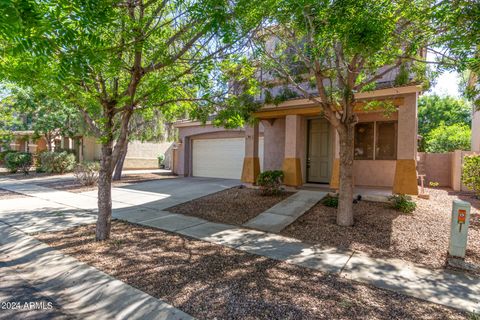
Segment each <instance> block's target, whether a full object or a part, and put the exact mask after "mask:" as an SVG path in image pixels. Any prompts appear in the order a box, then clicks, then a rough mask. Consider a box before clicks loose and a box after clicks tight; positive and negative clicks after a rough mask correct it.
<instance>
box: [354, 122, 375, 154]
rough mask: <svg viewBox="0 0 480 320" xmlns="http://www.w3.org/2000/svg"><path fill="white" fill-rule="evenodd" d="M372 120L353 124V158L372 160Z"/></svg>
mask: <svg viewBox="0 0 480 320" xmlns="http://www.w3.org/2000/svg"><path fill="white" fill-rule="evenodd" d="M373 137H374V131H373V122H363V123H357V125H355V159H356V160H373Z"/></svg>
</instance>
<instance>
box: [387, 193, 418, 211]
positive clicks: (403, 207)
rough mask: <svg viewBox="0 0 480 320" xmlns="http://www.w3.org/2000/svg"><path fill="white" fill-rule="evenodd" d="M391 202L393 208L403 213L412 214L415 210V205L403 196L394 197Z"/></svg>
mask: <svg viewBox="0 0 480 320" xmlns="http://www.w3.org/2000/svg"><path fill="white" fill-rule="evenodd" d="M391 200H392V206H393V208H394V209H395V210H397V211H400V212H403V213H412V212H413V211H415V209H416V208H417V204H416V203H415V202H413V201H411V200H410V199H409V198H408V197H407V196H406V195H404V194H399V195H394V196H393V197H392V198H391Z"/></svg>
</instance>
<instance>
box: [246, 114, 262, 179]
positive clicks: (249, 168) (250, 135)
mask: <svg viewBox="0 0 480 320" xmlns="http://www.w3.org/2000/svg"><path fill="white" fill-rule="evenodd" d="M259 135H260V132H259V129H258V123H257V124H255V125H253V126H248V127H246V128H245V158H244V159H243V169H242V182H245V183H251V184H254V183H255V182H256V181H257V177H258V175H259V174H260V160H259V159H258V138H259Z"/></svg>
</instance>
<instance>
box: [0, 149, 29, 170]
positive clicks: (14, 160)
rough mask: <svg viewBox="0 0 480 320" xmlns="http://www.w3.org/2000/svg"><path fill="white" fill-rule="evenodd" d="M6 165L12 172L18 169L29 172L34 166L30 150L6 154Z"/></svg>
mask: <svg viewBox="0 0 480 320" xmlns="http://www.w3.org/2000/svg"><path fill="white" fill-rule="evenodd" d="M5 166H6V167H7V169H8V170H9V171H10V172H11V173H16V172H17V171H18V170H20V171H22V172H23V173H25V174H28V172H29V171H30V167H31V166H32V154H31V153H28V152H10V153H8V154H7V155H6V156H5Z"/></svg>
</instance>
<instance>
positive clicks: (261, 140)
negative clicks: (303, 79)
mask: <svg viewBox="0 0 480 320" xmlns="http://www.w3.org/2000/svg"><path fill="white" fill-rule="evenodd" d="M391 77H392V75H390V78H391ZM377 87H380V88H379V89H377V90H374V91H369V92H364V93H357V94H356V96H355V97H356V99H357V100H358V101H359V102H360V103H361V102H365V101H368V100H388V101H391V102H393V103H394V105H395V106H396V111H395V112H393V114H391V115H389V116H388V117H387V116H386V115H385V114H384V112H382V111H376V112H361V113H359V122H358V124H357V125H356V129H355V161H354V181H355V185H357V186H368V187H387V188H392V189H393V192H395V193H404V194H417V193H418V187H417V175H416V156H417V100H418V97H419V94H420V92H421V87H420V86H418V85H413V84H412V85H406V86H401V87H391V86H377ZM320 114H321V110H320V108H319V107H315V106H313V105H312V104H311V103H310V102H309V101H308V100H306V99H291V100H288V101H286V102H283V103H281V104H279V105H278V106H275V105H264V106H263V107H262V108H261V109H260V110H259V111H257V112H255V113H254V116H255V117H256V118H257V119H259V124H258V125H255V126H253V127H247V128H241V129H235V130H226V129H224V128H217V127H214V126H212V125H211V123H207V124H206V125H202V124H201V123H199V122H191V121H183V122H179V123H177V124H176V127H177V128H178V131H179V141H178V143H177V144H176V150H174V155H173V158H174V167H173V170H174V172H175V173H177V174H179V175H183V176H198V177H215V178H232V179H241V180H242V181H243V182H245V183H254V182H255V178H256V176H257V175H258V173H259V172H260V171H263V170H277V169H278V170H283V171H284V174H285V178H284V183H285V184H286V185H288V186H292V187H301V186H303V185H305V184H324V185H328V186H330V187H331V188H333V189H336V188H338V172H339V161H338V158H339V138H338V135H337V133H336V131H335V129H334V128H333V127H332V126H331V125H330V124H329V123H328V122H327V121H326V120H325V119H323V118H322V117H321V116H320Z"/></svg>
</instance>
